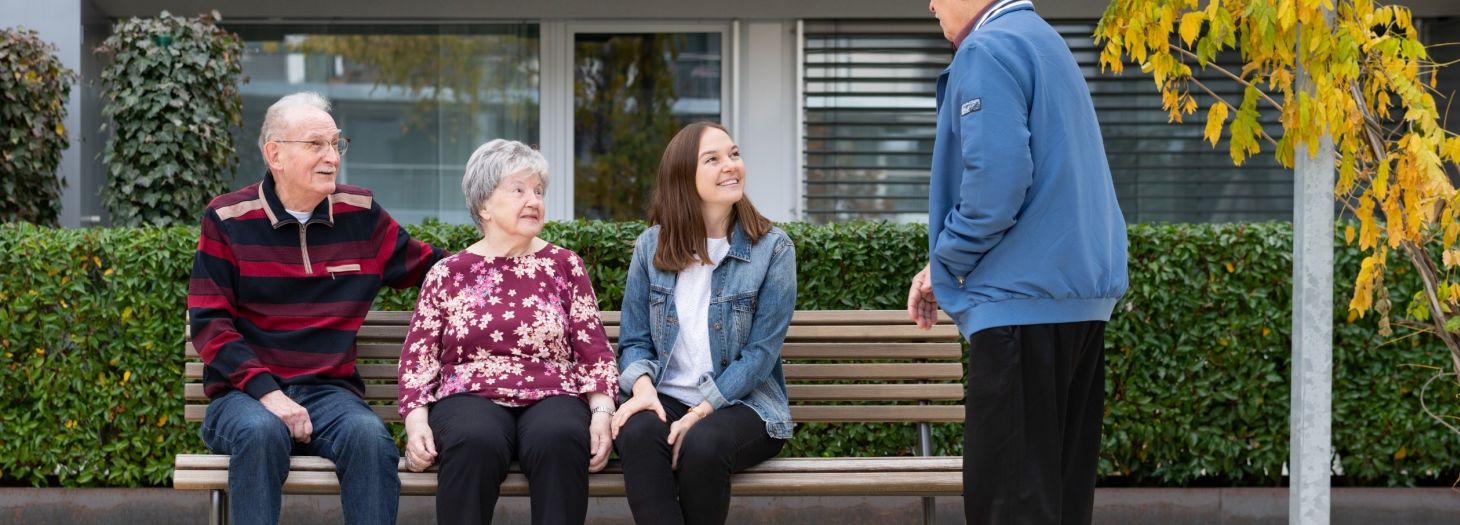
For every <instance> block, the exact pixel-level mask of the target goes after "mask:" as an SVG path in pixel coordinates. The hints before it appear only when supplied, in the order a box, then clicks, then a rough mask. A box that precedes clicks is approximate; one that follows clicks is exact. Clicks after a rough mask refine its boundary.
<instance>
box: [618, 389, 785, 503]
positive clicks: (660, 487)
mask: <svg viewBox="0 0 1460 525" xmlns="http://www.w3.org/2000/svg"><path fill="white" fill-rule="evenodd" d="M659 402H660V403H662V404H663V405H664V412H665V415H667V416H668V418H669V423H665V422H661V421H659V416H658V415H656V414H655V413H653V412H648V411H645V412H640V413H638V414H634V415H633V417H630V418H629V420H628V422H626V423H624V426H623V428H621V429H619V433H618V441H617V442H615V443H614V444H615V446H616V447H617V448H618V455H619V458H620V459H621V460H622V461H623V469H624V490H625V491H627V492H628V499H629V510H630V511H632V512H633V513H634V522H635V523H638V524H639V525H649V524H679V523H688V524H692V525H698V524H714V525H720V524H723V523H725V516H726V515H727V514H729V512H730V475H731V474H733V473H736V472H740V471H742V470H745V469H747V468H750V467H752V466H755V465H756V464H757V463H760V462H762V461H765V460H767V459H770V458H773V457H775V456H776V454H778V453H780V452H781V447H782V446H783V445H785V444H786V441H785V440H783V439H775V438H772V437H770V436H769V435H767V434H766V430H765V421H762V420H761V419H760V415H758V414H756V413H755V410H752V409H751V408H750V407H748V406H745V405H731V406H728V407H725V408H722V409H720V410H716V411H715V412H714V413H712V414H710V416H709V417H706V418H705V420H704V421H700V422H698V423H695V426H693V427H690V429H689V432H688V433H686V434H685V435H684V437H683V439H684V442H683V443H682V444H681V445H680V450H679V470H670V460H671V458H672V457H673V456H672V454H673V447H671V446H669V441H668V440H669V424H670V423H673V422H674V421H677V420H679V418H681V417H684V414H685V413H686V412H688V411H689V407H686V406H684V404H683V403H680V402H679V401H676V400H674V398H672V397H669V396H666V395H663V394H660V395H659Z"/></svg>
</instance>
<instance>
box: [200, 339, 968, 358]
mask: <svg viewBox="0 0 1460 525" xmlns="http://www.w3.org/2000/svg"><path fill="white" fill-rule="evenodd" d="M401 344H402V343H400V342H395V343H360V344H358V345H356V354H355V355H356V356H357V357H358V358H360V359H386V360H397V359H400V347H401ZM617 349H618V345H614V350H615V351H617ZM183 355H184V356H185V357H187V358H188V359H189V360H197V359H199V357H198V352H197V351H196V350H194V349H193V343H191V342H189V343H187V346H186V348H185V349H184V351H183ZM962 356H963V347H962V346H961V345H959V344H958V343H786V344H785V345H783V346H781V358H782V359H845V360H860V359H933V360H950V361H951V360H956V359H959V358H961V357H962Z"/></svg>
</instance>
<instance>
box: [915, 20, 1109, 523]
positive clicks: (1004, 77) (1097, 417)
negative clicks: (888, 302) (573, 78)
mask: <svg viewBox="0 0 1460 525" xmlns="http://www.w3.org/2000/svg"><path fill="white" fill-rule="evenodd" d="M928 9H929V10H930V11H932V12H933V15H934V16H935V17H937V19H938V24H939V25H940V26H942V29H943V36H944V37H946V38H947V39H948V40H949V41H951V42H953V45H954V46H955V47H956V48H957V50H956V52H955V54H954V55H953V63H952V64H951V65H949V66H948V69H947V70H946V71H944V72H943V74H942V75H941V76H939V77H938V94H937V97H938V98H937V100H938V110H937V111H938V132H937V138H936V142H935V143H934V148H933V171H932V180H931V183H930V185H929V197H928V248H929V251H930V255H929V264H928V266H927V267H925V268H923V270H922V271H921V272H919V273H918V274H917V276H915V277H914V278H913V282H912V287H911V289H910V290H909V291H908V315H909V316H910V317H911V318H912V319H913V320H914V321H916V322H917V323H918V326H920V327H923V328H927V327H931V326H932V325H933V323H934V322H936V321H937V313H938V309H939V308H940V307H941V308H942V309H943V310H944V311H946V312H948V315H949V316H950V317H952V318H953V322H954V323H956V324H957V325H958V329H959V331H960V332H961V333H962V334H963V337H964V338H966V339H968V341H969V346H970V350H969V352H970V353H969V359H968V390H967V394H966V395H967V399H966V400H965V402H966V405H967V417H966V420H965V422H964V441H963V458H964V465H963V497H964V500H963V501H964V503H963V504H964V512H965V514H966V517H967V520H968V523H1089V522H1090V519H1091V515H1090V514H1091V508H1092V506H1093V501H1094V489H1095V470H1096V465H1097V461H1098V456H1099V452H1100V423H1101V419H1102V418H1103V415H1104V412H1103V411H1104V406H1105V368H1104V367H1105V357H1104V353H1103V352H1104V333H1105V322H1106V321H1108V320H1109V319H1110V313H1111V310H1112V309H1113V308H1114V307H1115V303H1116V301H1117V300H1119V299H1120V297H1121V295H1123V294H1124V293H1125V290H1126V285H1127V280H1126V238H1125V221H1124V220H1123V219H1122V218H1121V213H1120V207H1119V205H1118V204H1117V202H1116V198H1115V189H1114V186H1113V184H1112V182H1111V178H1110V167H1109V165H1108V164H1107V163H1106V160H1105V149H1104V146H1103V145H1102V142H1101V139H1100V127H1099V124H1098V123H1097V122H1096V121H1095V108H1094V106H1093V104H1092V103H1091V101H1090V91H1089V88H1088V87H1087V86H1086V85H1085V79H1084V78H1083V76H1082V75H1081V73H1080V68H1079V66H1078V65H1077V64H1076V63H1075V59H1074V56H1073V55H1071V53H1070V50H1069V48H1068V47H1067V46H1066V45H1065V42H1064V39H1062V38H1061V37H1060V35H1059V33H1057V32H1055V30H1054V29H1053V28H1051V27H1050V26H1049V24H1048V23H1046V22H1045V21H1044V19H1042V18H1040V17H1039V15H1037V14H1035V12H1034V6H1033V4H1032V3H1031V2H1029V0H932V1H931V3H930V4H929V5H928Z"/></svg>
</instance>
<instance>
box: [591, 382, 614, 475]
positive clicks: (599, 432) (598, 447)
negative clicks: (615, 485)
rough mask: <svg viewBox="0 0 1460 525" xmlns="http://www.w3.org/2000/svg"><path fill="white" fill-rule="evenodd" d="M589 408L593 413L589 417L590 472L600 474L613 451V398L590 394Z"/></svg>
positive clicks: (601, 394) (605, 395)
mask: <svg viewBox="0 0 1460 525" xmlns="http://www.w3.org/2000/svg"><path fill="white" fill-rule="evenodd" d="M588 406H589V407H590V409H591V410H592V411H593V412H592V413H591V414H589V416H588V417H590V418H592V419H590V420H589V421H588V452H589V454H591V456H589V458H588V472H598V471H600V470H603V467H606V466H608V452H609V451H610V450H612V449H613V438H612V437H611V436H610V435H609V434H610V432H611V431H610V428H609V427H610V426H612V424H613V414H614V412H613V398H611V397H608V394H603V393H593V394H588Z"/></svg>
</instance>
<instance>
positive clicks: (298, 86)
mask: <svg viewBox="0 0 1460 525" xmlns="http://www.w3.org/2000/svg"><path fill="white" fill-rule="evenodd" d="M230 29H233V30H235V31H237V32H238V33H239V35H240V36H242V37H243V39H244V41H245V54H244V75H245V76H246V77H248V82H246V83H245V84H244V85H243V87H242V93H243V113H244V125H243V132H242V133H241V134H240V136H238V137H237V138H236V140H235V144H236V146H237V148H238V153H239V157H240V163H239V170H238V173H237V174H236V175H235V177H234V181H233V186H234V187H235V188H237V187H242V186H245V185H248V184H252V183H254V182H256V181H258V180H259V178H260V177H261V176H262V175H263V174H264V173H265V171H266V168H265V166H264V164H263V160H262V158H261V156H260V154H259V150H258V145H257V143H258V133H259V127H260V126H261V125H262V124H263V118H264V112H265V111H266V110H267V109H268V106H269V105H270V104H272V103H273V102H274V101H275V100H278V99H279V97H281V96H284V95H287V94H289V93H294V92H298V91H316V92H319V93H320V94H322V95H324V96H326V97H328V98H329V99H330V101H331V102H332V103H333V105H334V109H333V111H332V114H333V116H334V118H335V122H336V123H337V124H338V125H339V127H340V129H343V130H344V132H345V135H346V136H348V137H349V138H350V150H349V152H348V153H347V154H346V155H345V159H344V162H343V163H342V164H341V176H340V180H341V182H344V183H346V184H353V185H358V186H363V187H365V188H368V189H370V190H371V191H372V192H374V193H375V196H376V199H377V200H378V202H380V204H381V206H383V207H385V209H386V210H388V211H389V212H390V213H391V215H393V216H394V217H395V218H396V220H397V221H399V222H401V223H402V224H411V223H418V222H421V221H423V220H425V219H429V218H437V219H441V220H443V221H447V222H452V223H469V222H471V220H470V217H469V216H468V214H467V212H466V204H465V202H464V201H463V200H462V195H461V175H462V172H463V171H464V169H465V166H466V161H467V158H468V157H469V156H471V153H472V151H474V150H475V149H476V148H477V146H480V145H481V144H482V143H484V142H486V141H488V140H491V139H494V138H508V139H514V140H520V141H523V142H526V143H528V144H537V142H538V121H539V119H538V56H539V55H538V45H539V44H538V28H537V26H536V25H535V24H458V25H240V26H233V27H230Z"/></svg>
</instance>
